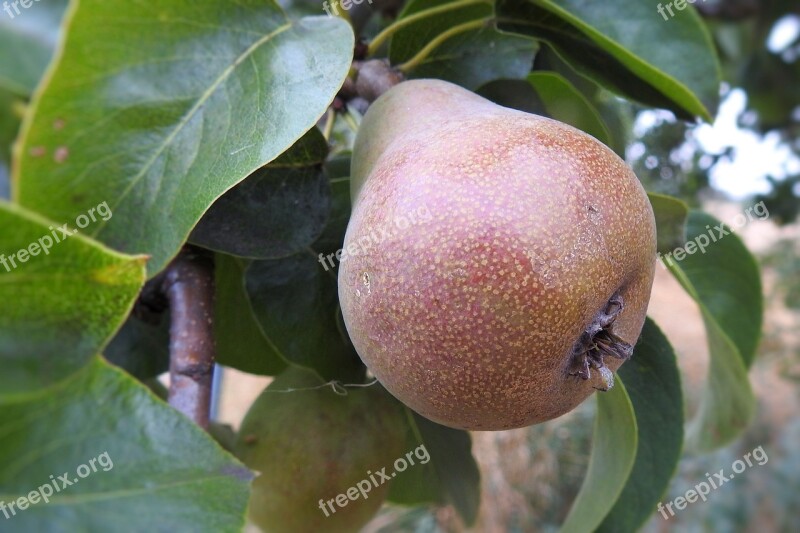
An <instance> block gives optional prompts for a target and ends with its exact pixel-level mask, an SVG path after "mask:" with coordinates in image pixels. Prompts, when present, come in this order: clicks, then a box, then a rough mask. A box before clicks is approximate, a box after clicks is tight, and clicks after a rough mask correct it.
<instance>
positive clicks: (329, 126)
mask: <svg viewBox="0 0 800 533" xmlns="http://www.w3.org/2000/svg"><path fill="white" fill-rule="evenodd" d="M335 122H336V111H334V110H333V109H328V113H327V115H326V116H325V129H324V130H322V136H323V137H325V140H326V141H328V142H330V141H331V133H333V124H334V123H335Z"/></svg>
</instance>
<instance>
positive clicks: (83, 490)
mask: <svg viewBox="0 0 800 533" xmlns="http://www.w3.org/2000/svg"><path fill="white" fill-rule="evenodd" d="M0 428H1V429H0V501H3V502H5V503H6V506H7V507H8V504H9V502H19V499H18V498H21V497H26V498H27V497H28V496H29V495H30V494H31V491H37V490H40V491H42V494H46V493H47V492H48V491H47V489H46V488H45V487H47V485H48V484H51V483H54V482H55V483H57V484H58V487H59V491H58V492H56V491H54V490H53V491H51V492H52V495H51V496H49V498H48V499H49V503H46V502H45V501H43V500H42V499H41V497H39V496H36V497H34V498H35V499H36V500H37V503H35V504H34V505H30V506H29V507H27V508H26V509H24V510H20V509H17V510H16V515H15V516H11V518H10V519H6V518H5V517H3V518H2V520H3V523H4V524H5V525H4V528H12V529H13V530H14V531H54V530H59V531H120V528H122V529H123V530H128V531H134V530H135V531H197V532H209V533H211V532H214V533H216V532H234V531H241V530H242V528H243V527H244V513H245V509H246V506H247V500H248V496H249V482H250V479H251V478H252V474H251V473H250V472H249V471H248V470H247V469H246V468H245V467H244V466H243V465H242V464H241V463H239V462H238V461H236V460H235V459H234V458H233V457H232V456H231V455H229V454H228V453H226V452H224V451H223V450H222V448H220V447H219V445H217V444H216V443H215V442H214V440H213V439H211V437H209V436H208V435H206V434H205V433H204V432H203V431H202V430H201V429H200V428H198V427H197V426H195V425H194V424H193V423H192V422H191V421H190V420H189V419H187V418H185V417H184V416H183V415H181V414H180V413H178V412H177V411H175V410H174V409H172V408H170V407H169V406H167V405H166V404H164V403H163V402H161V401H160V400H158V399H157V398H156V397H155V396H154V395H153V394H152V393H151V392H150V391H148V390H147V388H146V387H144V386H143V385H141V384H139V383H138V382H136V381H135V380H133V379H132V378H130V377H128V376H126V375H125V374H123V373H122V372H121V371H119V370H116V369H114V368H113V367H110V366H109V365H107V364H106V363H104V362H102V361H101V360H100V359H99V358H95V359H94V360H93V362H92V363H91V364H90V365H89V366H87V367H86V368H85V369H84V370H82V371H81V372H79V373H78V374H75V375H74V376H72V377H71V378H70V379H69V380H67V381H65V382H63V383H60V384H58V385H57V386H55V387H54V388H52V389H50V390H46V391H43V392H41V393H37V394H32V395H30V396H28V397H26V398H22V399H17V400H5V401H0ZM92 467H94V468H92ZM62 474H66V479H67V480H68V481H70V482H72V484H71V485H70V486H66V487H63V481H61V480H59V479H58V478H59V476H61V475H62ZM79 476H83V477H82V478H81V477H79ZM53 478H56V479H55V481H54V479H53ZM9 514H10V512H9Z"/></svg>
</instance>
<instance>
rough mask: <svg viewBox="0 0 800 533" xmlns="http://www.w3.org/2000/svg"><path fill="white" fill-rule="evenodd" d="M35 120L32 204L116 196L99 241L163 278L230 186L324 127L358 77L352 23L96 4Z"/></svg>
mask: <svg viewBox="0 0 800 533" xmlns="http://www.w3.org/2000/svg"><path fill="white" fill-rule="evenodd" d="M76 6H77V7H76V9H74V10H73V12H72V13H71V16H69V17H68V22H67V29H68V32H67V38H66V41H65V44H64V49H63V51H62V52H61V54H60V56H59V58H58V61H57V64H56V68H54V69H53V70H52V71H51V72H50V75H49V77H48V79H47V80H46V82H45V84H44V89H43V91H42V92H41V93H38V95H37V97H36V99H35V100H34V103H33V106H34V109H33V110H32V111H33V112H32V113H31V114H30V115H29V118H28V120H26V122H25V124H24V125H23V134H22V144H21V150H20V151H19V153H18V156H19V165H18V166H17V167H16V169H15V177H16V178H17V184H18V186H19V187H18V189H17V191H16V195H17V198H18V199H19V201H20V202H21V203H22V204H23V205H26V206H29V207H31V208H33V209H36V210H38V211H41V212H43V213H44V214H46V215H47V216H49V217H50V218H53V219H56V220H62V219H63V220H69V219H71V218H74V217H75V215H76V214H78V213H81V212H83V211H85V210H86V208H87V206H91V205H96V204H98V203H100V202H103V201H107V202H108V204H109V205H110V206H111V208H112V211H113V212H114V216H113V218H111V219H110V220H108V221H107V222H104V223H101V224H96V225H93V226H92V228H91V229H90V232H89V234H90V235H92V236H93V237H95V238H96V239H98V240H100V241H102V242H104V243H106V244H107V245H109V246H111V247H113V248H116V249H119V250H123V251H127V252H135V253H147V254H149V255H151V256H152V260H151V261H150V263H148V273H149V275H150V276H152V275H154V274H155V273H157V272H159V271H160V270H161V269H163V268H164V266H165V265H166V264H167V262H168V261H169V260H170V258H172V257H173V256H174V255H175V254H176V253H177V252H178V250H179V249H180V247H181V245H182V243H183V242H184V241H185V240H186V238H187V236H188V235H189V232H190V231H191V229H192V227H193V226H194V225H195V224H196V223H197V221H198V220H199V219H200V218H201V216H202V215H203V213H204V212H205V211H206V210H207V209H208V208H209V206H211V204H213V203H214V201H215V200H216V199H217V198H219V197H220V196H221V195H222V194H223V193H225V192H226V191H227V190H228V189H230V188H231V187H233V186H234V185H236V184H237V183H238V182H240V181H241V180H242V179H244V178H245V177H246V176H248V175H250V174H251V173H252V172H253V171H254V170H255V169H257V168H259V167H261V166H263V165H264V164H266V163H268V162H269V161H271V160H273V159H275V158H276V157H277V156H278V155H280V154H281V153H282V152H283V151H284V150H286V149H287V148H289V147H290V146H291V145H292V144H293V143H294V142H295V141H297V140H298V139H299V138H300V137H301V136H302V135H303V134H304V133H305V132H306V131H308V130H309V129H310V128H311V127H313V126H314V124H315V123H316V121H317V120H318V119H319V117H320V116H322V114H323V113H324V112H325V110H326V108H327V107H328V104H329V103H330V102H331V101H332V100H333V97H334V96H335V94H336V92H337V91H338V89H339V87H340V86H341V84H342V81H343V80H344V78H345V76H346V75H347V73H348V70H349V67H350V63H351V59H352V49H353V35H352V31H351V30H350V27H349V26H348V25H347V23H346V22H344V21H343V20H341V19H338V18H331V17H324V16H323V17H314V18H308V19H303V20H300V21H296V22H290V21H288V20H287V19H286V17H285V15H284V14H283V12H282V11H281V10H280V9H279V8H278V7H277V5H276V4H275V3H274V2H272V1H270V0H246V1H236V2H235V1H233V0H194V1H188V0H183V1H176V2H159V3H158V4H156V5H153V6H150V7H148V8H143V7H142V6H141V5H139V4H136V3H131V2H127V1H124V0H113V1H110V0H83V1H81V2H80V3H78V4H76Z"/></svg>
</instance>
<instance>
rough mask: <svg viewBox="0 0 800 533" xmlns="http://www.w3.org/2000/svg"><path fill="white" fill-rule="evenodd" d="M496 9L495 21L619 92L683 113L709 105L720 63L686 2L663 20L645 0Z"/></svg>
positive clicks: (713, 104)
mask: <svg viewBox="0 0 800 533" xmlns="http://www.w3.org/2000/svg"><path fill="white" fill-rule="evenodd" d="M497 14H498V20H499V23H500V27H501V29H505V30H507V31H512V32H515V33H521V34H524V35H530V36H533V37H536V38H539V39H542V40H544V41H546V42H548V43H549V44H550V45H552V46H553V47H554V48H555V49H556V51H557V52H558V53H559V55H561V56H562V57H563V58H564V59H565V60H566V61H567V62H568V63H570V64H571V65H572V66H573V67H575V68H576V69H577V70H578V71H579V72H583V73H585V74H588V75H589V76H590V77H592V78H594V79H595V80H596V81H598V82H599V83H602V84H603V85H605V86H606V87H607V88H609V89H611V90H613V91H615V92H618V93H619V94H622V95H625V96H628V97H630V98H632V99H634V100H638V101H643V102H645V103H650V104H653V105H657V106H661V107H667V108H669V109H672V110H673V111H675V112H676V113H678V114H679V115H680V116H683V117H687V118H688V117H691V116H700V117H703V118H704V119H706V120H711V116H712V115H713V114H714V113H716V108H717V105H718V101H719V83H720V76H721V74H720V67H719V63H718V60H717V57H716V55H715V52H714V46H713V43H712V41H711V38H710V36H709V34H708V30H707V29H706V28H705V26H704V25H703V22H702V21H701V20H700V18H699V16H698V15H697V13H695V12H694V10H693V9H692V8H690V9H687V10H685V11H683V12H680V13H679V16H676V17H674V18H672V19H671V20H669V21H668V22H665V21H664V20H663V18H662V17H661V16H660V15H659V14H658V12H657V11H656V7H655V6H654V5H653V4H650V3H648V2H627V1H623V0H615V1H609V2H596V1H591V0H500V2H499V3H498V7H497ZM637 79H638V80H639V81H637ZM642 82H643V83H642Z"/></svg>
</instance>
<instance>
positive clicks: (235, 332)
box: [214, 254, 286, 376]
mask: <svg viewBox="0 0 800 533" xmlns="http://www.w3.org/2000/svg"><path fill="white" fill-rule="evenodd" d="M247 264H248V263H247V261H243V260H241V259H237V258H235V257H231V256H229V255H225V254H217V255H216V256H215V261H214V266H215V278H216V283H215V287H216V295H215V298H214V340H215V341H216V347H217V362H218V363H220V364H222V365H226V366H230V367H233V368H236V369H238V370H241V371H242V372H248V373H250V374H260V375H265V376H275V375H277V374H280V373H281V372H282V371H283V370H284V369H285V368H286V361H285V360H284V359H282V358H281V356H280V354H279V353H278V351H277V349H276V348H275V346H273V345H272V344H270V342H269V339H267V338H266V337H265V336H264V333H263V332H262V331H261V328H260V327H259V325H258V322H257V321H256V317H255V315H254V314H253V308H252V306H251V305H250V300H249V299H248V297H247V292H246V291H245V288H244V273H245V270H246V268H247Z"/></svg>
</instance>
